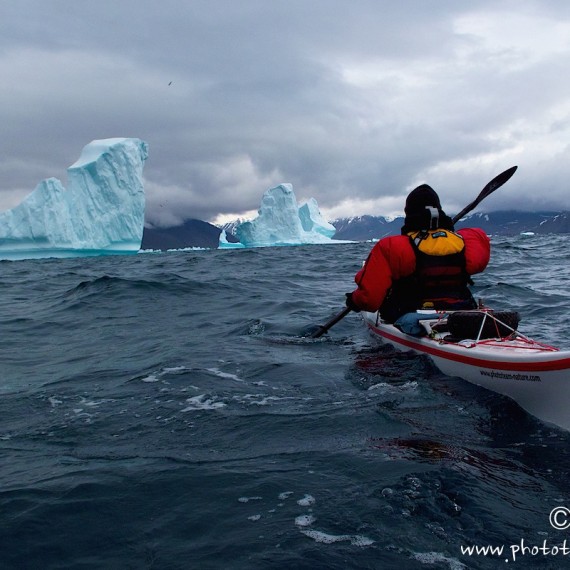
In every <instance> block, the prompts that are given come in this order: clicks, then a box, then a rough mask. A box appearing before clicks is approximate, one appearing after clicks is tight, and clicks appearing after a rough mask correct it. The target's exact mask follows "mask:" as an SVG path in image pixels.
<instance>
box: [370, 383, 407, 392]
mask: <svg viewBox="0 0 570 570" xmlns="http://www.w3.org/2000/svg"><path fill="white" fill-rule="evenodd" d="M417 387H418V383H417V382H416V381H413V382H405V383H404V384H400V385H396V386H395V385H394V384H388V383H387V382H378V384H372V386H370V387H369V388H368V391H370V390H382V392H402V391H404V390H416V389H417Z"/></svg>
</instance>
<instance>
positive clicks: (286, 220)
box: [219, 184, 339, 249]
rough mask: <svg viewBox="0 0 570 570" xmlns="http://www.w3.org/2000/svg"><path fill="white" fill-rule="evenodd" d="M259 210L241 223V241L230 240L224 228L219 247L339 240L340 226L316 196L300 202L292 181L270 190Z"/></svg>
mask: <svg viewBox="0 0 570 570" xmlns="http://www.w3.org/2000/svg"><path fill="white" fill-rule="evenodd" d="M258 214H259V215H258V216H257V218H255V219H254V220H252V221H249V222H243V223H241V224H239V225H238V226H237V228H236V230H235V235H236V237H237V238H238V239H239V244H235V243H228V241H227V238H226V234H225V232H224V231H222V233H221V234H220V243H219V248H220V249H224V248H236V247H267V246H281V245H304V244H317V243H339V242H338V241H333V240H332V239H331V238H332V236H333V235H334V234H335V231H336V229H335V227H334V226H333V225H332V224H330V223H329V222H327V221H326V220H325V219H324V218H323V217H322V215H321V212H320V211H319V207H318V204H317V202H316V200H315V199H314V198H311V199H310V200H309V201H308V202H307V203H305V204H303V205H302V206H299V205H298V204H297V199H296V198H295V194H294V193H293V186H292V185H291V184H280V185H279V186H276V187H275V188H270V189H269V190H267V191H266V192H265V194H264V195H263V197H262V199H261V206H260V208H259V211H258Z"/></svg>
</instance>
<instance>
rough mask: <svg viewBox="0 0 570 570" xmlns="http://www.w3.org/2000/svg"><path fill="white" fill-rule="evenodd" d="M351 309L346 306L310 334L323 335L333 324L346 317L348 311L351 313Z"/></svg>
mask: <svg viewBox="0 0 570 570" xmlns="http://www.w3.org/2000/svg"><path fill="white" fill-rule="evenodd" d="M350 311H351V309H349V308H348V307H345V308H344V309H343V310H342V311H341V312H340V313H338V314H337V315H335V316H334V317H333V318H332V319H331V320H330V321H328V322H326V323H325V324H324V325H323V326H322V327H319V328H318V330H316V331H315V332H313V333H312V334H311V335H310V338H319V337H320V336H323V335H324V334H325V333H326V332H327V331H328V330H329V329H330V328H331V327H332V326H334V325H336V324H337V323H338V322H339V321H340V320H342V319H344V317H346V315H348V313H350Z"/></svg>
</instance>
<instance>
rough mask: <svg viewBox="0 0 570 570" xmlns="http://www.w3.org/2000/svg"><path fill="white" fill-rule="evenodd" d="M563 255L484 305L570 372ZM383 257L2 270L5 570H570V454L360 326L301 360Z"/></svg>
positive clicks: (353, 320) (192, 254)
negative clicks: (510, 319) (512, 314)
mask: <svg viewBox="0 0 570 570" xmlns="http://www.w3.org/2000/svg"><path fill="white" fill-rule="evenodd" d="M569 239H570V238H569V237H568V236H519V237H514V238H503V237H501V238H493V258H492V262H491V264H490V266H489V268H488V270H487V271H486V272H485V273H484V274H483V275H480V276H477V277H476V278H475V281H476V284H475V286H474V293H475V296H476V297H481V298H482V299H484V301H485V302H486V303H487V304H488V305H491V306H494V307H497V308H501V309H516V310H518V311H519V312H520V314H521V325H520V327H519V328H520V330H521V331H522V332H524V333H525V334H527V335H529V336H533V337H535V338H537V339H539V340H541V341H543V342H546V343H550V344H553V345H557V346H560V347H561V348H565V349H570V340H569V339H570V321H569V318H568V316H569V311H570V293H569V287H568V285H569V280H570V270H569V269H568V263H567V258H568V245H569ZM371 247H372V245H371V244H368V243H359V244H338V245H313V246H301V247H283V248H261V249H244V250H220V251H216V250H204V251H185V252H169V253H152V254H151V253H148V254H140V255H137V256H116V257H96V258H83V259H59V260H56V259H47V260H34V261H32V260H30V261H18V262H1V263H0V331H1V342H0V466H1V468H0V569H18V570H20V569H34V570H35V569H107V568H120V569H125V568H129V569H131V568H132V569H135V568H136V569H144V568H148V569H151V568H152V569H249V568H252V569H253V568H255V569H281V568H283V569H290V568H296V569H297V568H298V569H305V568H306V569H321V568H322V569H327V570H331V569H339V570H340V569H351V568H354V569H362V568H373V569H380V568H397V569H402V568H406V569H408V568H409V569H419V568H421V569H430V568H438V569H439V568H445V569H447V568H449V569H453V570H455V569H462V568H483V569H486V568H497V567H512V566H516V567H518V568H570V529H566V528H555V526H554V525H553V524H552V520H553V519H552V516H551V513H552V512H553V511H554V510H555V509H558V510H557V511H555V513H556V515H555V518H554V523H555V525H556V524H558V527H564V526H565V525H564V523H565V521H566V519H568V522H569V523H570V516H567V512H566V511H565V510H564V509H568V508H570V488H569V486H568V480H569V479H568V478H569V472H570V434H568V433H567V432H564V431H562V430H560V429H557V428H556V427H554V426H549V425H546V424H543V423H541V422H540V421H538V420H536V419H535V418H533V417H531V416H529V415H528V414H527V413H526V412H524V411H523V410H521V409H520V408H519V407H518V406H517V405H516V404H515V403H513V402H512V401H510V400H509V399H507V398H504V397H501V396H499V395H497V394H495V393H491V392H488V391H486V390H484V389H482V388H479V387H477V386H474V385H471V384H468V383H467V382H464V381H463V380H460V379H457V378H450V377H447V376H445V375H443V374H441V373H440V372H439V371H438V370H437V369H436V368H434V366H433V365H432V364H431V362H430V361H429V359H427V358H425V357H422V356H417V355H412V354H409V353H401V352H397V351H396V350H394V349H392V348H390V347H387V346H383V345H382V344H380V343H379V342H378V341H377V340H376V339H374V338H373V337H371V336H370V335H369V333H368V332H367V330H366V328H365V326H364V325H363V323H362V321H361V319H360V317H359V316H358V315H357V314H354V313H351V314H350V315H348V316H347V317H346V318H345V319H343V320H342V321H341V322H339V323H338V324H337V325H336V326H334V327H333V328H332V329H331V330H330V332H329V334H328V335H326V336H324V337H322V338H320V339H310V338H304V337H303V336H302V333H303V331H304V330H306V329H307V327H310V326H311V325H316V324H322V323H324V322H325V321H327V320H328V319H330V318H331V317H332V316H333V315H334V314H336V313H337V312H339V311H340V310H341V309H342V308H343V301H344V293H345V292H347V291H350V290H352V288H353V286H354V283H353V277H354V274H355V273H356V271H357V270H358V269H359V267H360V265H361V262H362V260H363V259H364V258H365V257H366V256H367V254H368V252H369V250H370V248H371ZM569 381H570V378H569ZM569 413H570V410H569ZM568 512H570V511H568ZM556 517H558V518H556ZM566 539H568V544H567V551H564V544H565V541H566ZM517 549H518V551H517ZM541 549H542V550H541ZM505 565H506V566H505Z"/></svg>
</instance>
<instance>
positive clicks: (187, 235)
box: [141, 210, 570, 250]
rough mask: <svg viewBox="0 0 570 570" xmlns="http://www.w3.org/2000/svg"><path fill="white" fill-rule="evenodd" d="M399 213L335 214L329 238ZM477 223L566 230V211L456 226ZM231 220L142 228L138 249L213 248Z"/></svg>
mask: <svg viewBox="0 0 570 570" xmlns="http://www.w3.org/2000/svg"><path fill="white" fill-rule="evenodd" d="M403 222H404V218H403V217H398V218H386V217H384V216H358V217H353V218H339V219H337V220H334V221H332V222H331V223H332V224H333V226H334V227H335V228H336V233H335V235H334V238H333V239H339V240H352V241H367V240H373V239H380V238H383V237H385V236H388V235H395V234H399V233H400V228H401V227H402V224H403ZM470 226H471V227H478V228H481V229H483V230H484V231H485V232H487V233H488V234H489V235H518V234H520V233H526V232H530V233H535V234H565V233H570V212H520V211H516V210H504V211H497V212H487V213H476V214H469V215H467V216H465V217H464V218H462V219H461V220H460V221H459V222H458V223H457V224H456V227H457V228H458V229H459V228H462V227H470ZM234 227H235V223H234V224H226V225H225V226H224V228H220V227H218V226H214V225H213V224H210V223H208V222H203V221H202V220H187V221H186V222H184V224H182V225H181V226H175V227H172V228H145V229H144V233H143V239H142V245H141V248H142V249H157V250H158V249H160V250H167V249H183V248H185V247H204V248H217V247H218V242H219V237H220V233H221V231H222V229H226V232H227V239H228V241H230V242H237V241H238V240H237V239H236V238H235V237H234V236H233V235H232V234H231V231H232V229H233V228H234Z"/></svg>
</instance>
